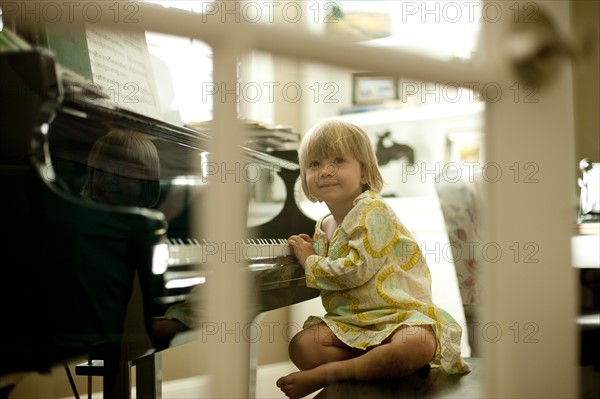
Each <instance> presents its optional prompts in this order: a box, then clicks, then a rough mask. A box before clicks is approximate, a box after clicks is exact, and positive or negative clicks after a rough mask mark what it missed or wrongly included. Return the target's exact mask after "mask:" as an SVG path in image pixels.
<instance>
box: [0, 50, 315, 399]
mask: <svg viewBox="0 0 600 399" xmlns="http://www.w3.org/2000/svg"><path fill="white" fill-rule="evenodd" d="M0 87H1V88H2V92H1V93H0V99H1V100H0V105H1V106H0V121H1V124H2V133H1V134H0V144H1V149H0V161H1V166H0V167H1V169H0V170H1V172H2V184H3V192H4V194H3V195H2V196H1V200H0V201H1V202H0V204H1V206H2V209H3V210H4V213H5V215H6V224H7V226H8V232H9V237H8V238H7V239H6V241H5V248H6V249H7V250H8V251H11V252H13V256H12V259H15V260H14V261H12V262H11V263H10V264H9V263H7V262H6V261H5V268H4V271H3V278H2V288H1V289H0V292H1V294H0V295H1V302H0V303H1V304H2V305H1V306H2V314H3V318H4V320H5V322H3V328H2V337H1V340H0V353H1V356H0V376H4V375H8V374H11V373H17V372H23V371H33V370H35V371H39V372H45V371H48V370H49V368H50V367H52V366H53V365H56V364H60V363H61V362H65V361H67V360H70V359H78V358H82V359H85V358H88V359H100V360H103V361H104V369H105V372H106V374H105V376H106V375H108V374H110V370H111V369H112V370H114V371H115V373H116V372H117V371H118V369H119V367H120V366H119V365H120V364H122V360H123V356H124V355H123V353H122V351H121V344H122V341H123V331H124V322H125V317H126V312H127V309H128V306H130V298H132V292H133V291H134V282H135V281H136V276H137V279H138V280H137V281H139V288H140V293H141V294H140V298H141V299H140V301H141V304H140V305H141V306H140V308H141V309H143V320H144V323H145V330H146V331H147V332H148V334H149V337H148V338H149V340H150V342H151V343H152V344H153V346H154V349H155V350H157V349H162V348H165V347H167V346H168V344H169V340H170V338H171V337H166V338H165V337H164V336H161V337H155V336H153V334H152V331H153V329H152V322H153V320H161V319H164V318H165V312H166V311H167V310H168V309H170V308H172V307H173V306H184V305H185V304H186V301H189V300H190V295H191V294H190V292H194V291H198V290H201V289H202V288H203V287H204V286H206V284H210V276H209V275H206V273H204V272H203V270H202V264H203V262H204V260H205V258H206V256H207V254H209V253H210V251H212V250H214V248H213V247H212V245H214V244H213V243H211V242H210V240H209V237H210V232H198V231H194V232H193V230H192V229H191V227H190V225H191V223H190V212H191V210H192V209H193V208H194V206H195V205H197V204H198V203H201V202H202V199H203V195H204V194H205V193H206V190H210V186H211V184H210V178H209V177H208V176H207V174H206V173H205V172H206V171H204V172H203V170H202V165H203V160H204V161H206V159H209V158H210V154H207V153H206V151H205V149H206V148H207V147H208V145H207V143H209V141H210V134H209V132H208V131H203V130H198V129H191V128H188V127H182V126H175V125H172V124H168V123H165V122H162V121H158V120H154V119H151V118H147V117H144V116H141V115H139V114H136V113H133V112H129V111H125V110H122V109H119V108H116V107H109V106H106V105H101V104H99V103H98V102H96V101H94V98H93V96H91V95H89V93H85V92H84V91H80V90H66V89H68V88H67V87H65V82H62V81H61V80H60V79H59V78H58V77H57V74H56V68H55V62H54V59H53V58H52V56H50V55H48V54H47V53H44V52H40V51H25V52H5V53H0ZM244 154H245V155H244V156H245V157H246V160H247V162H250V163H252V165H254V166H257V167H260V168H262V170H263V171H264V173H263V176H264V177H265V178H264V179H262V180H259V181H253V182H251V183H248V203H249V204H250V205H249V209H248V215H249V220H250V219H252V221H251V223H250V224H249V227H248V235H247V237H240V240H241V241H240V247H239V248H240V254H242V255H241V256H242V257H243V258H244V259H245V260H246V261H247V262H248V269H249V272H250V273H251V275H252V281H253V283H254V286H255V291H256V298H255V304H254V308H255V311H256V314H258V313H260V312H264V311H266V310H270V309H275V308H279V307H283V306H288V305H291V304H293V303H297V302H300V301H303V300H307V299H311V298H314V297H316V296H318V291H316V290H314V289H311V288H308V287H306V286H305V283H304V272H303V270H302V267H301V266H300V265H299V264H297V263H296V261H295V258H294V257H293V256H291V252H290V251H289V248H288V247H287V244H286V243H285V240H283V241H282V239H285V238H287V237H288V236H289V235H291V234H296V233H300V232H306V233H308V234H312V232H313V229H314V223H315V222H314V220H312V219H311V218H309V217H307V216H305V215H304V214H303V213H302V212H301V211H300V209H299V208H298V206H297V204H296V201H295V198H294V185H295V183H296V180H297V178H298V175H299V171H298V167H297V164H296V163H295V162H296V152H295V151H280V152H266V151H257V150H253V149H250V148H244ZM207 157H208V158H207ZM277 184H278V185H277ZM265 198H266V200H265ZM268 201H271V202H272V203H275V204H276V205H279V209H280V211H279V213H277V214H273V215H271V216H269V217H264V216H262V218H261V217H258V219H256V214H255V213H253V209H252V207H253V206H254V204H257V205H258V206H257V207H256V209H259V208H260V209H262V208H261V205H264V204H265V203H267V202H268ZM257 220H258V222H257ZM23 244H25V245H23ZM23 246H25V249H24V250H22V251H20V252H19V251H18V248H23ZM8 258H10V257H8ZM8 258H7V259H8ZM182 304H183V305H182ZM6 321H7V322H6ZM142 349H143V350H141V351H140V353H144V352H146V351H147V349H148V348H142ZM130 355H131V354H129V355H127V356H130ZM138 355H139V354H138ZM132 356H136V355H135V354H133V355H132ZM129 360H131V359H129ZM107 370H108V371H107ZM0 388H1V387H0ZM109 388H110V387H108V388H107V382H106V378H105V397H109V396H111V393H110V392H108V391H107V390H108V389H109ZM117 396H118V395H117V394H115V395H114V397H117Z"/></svg>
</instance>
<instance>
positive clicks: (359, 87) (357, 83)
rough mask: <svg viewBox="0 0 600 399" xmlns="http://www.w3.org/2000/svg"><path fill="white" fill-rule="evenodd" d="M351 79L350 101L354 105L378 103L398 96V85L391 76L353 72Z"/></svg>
mask: <svg viewBox="0 0 600 399" xmlns="http://www.w3.org/2000/svg"><path fill="white" fill-rule="evenodd" d="M352 80H353V82H352V83H353V85H352V102H353V103H354V104H356V105H362V104H380V103H383V102H385V101H387V100H396V99H397V98H398V85H397V83H396V78H395V77H393V76H381V75H376V74H372V73H355V74H353V75H352Z"/></svg>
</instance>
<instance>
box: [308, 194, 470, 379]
mask: <svg viewBox="0 0 600 399" xmlns="http://www.w3.org/2000/svg"><path fill="white" fill-rule="evenodd" d="M323 219H324V218H323ZM323 219H320V220H319V221H318V223H317V225H316V228H315V235H314V249H315V252H316V255H311V256H309V257H308V258H307V260H306V264H305V265H304V270H305V274H306V284H307V285H308V286H309V287H314V288H318V289H320V290H321V299H322V301H323V306H324V307H325V310H326V311H327V314H326V315H325V316H323V317H317V316H310V317H309V318H308V320H306V322H305V323H304V328H307V327H309V326H311V325H315V324H318V323H322V322H324V323H326V324H327V326H328V327H329V328H330V329H331V331H333V333H334V334H335V335H336V336H337V337H338V338H339V339H340V340H341V341H342V342H344V343H345V344H347V345H348V346H350V347H353V348H359V349H366V348H368V347H370V346H373V345H378V344H380V343H381V342H382V341H383V340H385V339H386V338H387V337H388V336H389V335H390V334H392V333H393V332H394V331H395V330H396V329H398V327H400V326H402V325H429V326H431V328H432V329H433V331H434V333H435V335H436V337H437V341H438V346H437V351H436V354H435V357H434V359H433V361H432V362H431V364H432V366H434V367H435V366H442V367H443V368H444V370H445V371H446V372H448V373H450V374H455V373H465V372H468V371H469V370H470V368H469V365H468V364H467V363H466V362H465V361H464V360H463V359H462V357H461V356H460V342H461V335H462V329H461V327H460V325H458V323H457V322H456V321H455V320H454V319H453V318H452V316H450V314H448V313H447V312H446V311H444V310H442V309H440V308H438V307H437V306H435V305H434V304H433V301H432V298H431V274H430V273H429V268H428V267H427V263H426V262H425V259H424V258H423V256H422V254H421V250H420V248H419V246H418V245H417V242H416V241H415V239H414V238H413V237H412V236H411V234H410V233H409V232H408V230H407V229H406V228H405V227H404V225H403V224H402V223H401V222H400V220H399V219H398V217H397V216H396V214H395V212H394V211H393V210H392V209H391V208H390V207H389V205H387V204H386V203H385V202H384V201H383V199H382V198H381V197H380V196H379V195H378V194H376V193H374V192H372V191H365V192H363V193H362V194H361V195H359V196H358V197H357V198H356V199H355V200H354V207H353V208H352V209H351V210H350V212H349V213H348V214H347V215H346V217H345V218H344V220H343V222H342V224H341V225H340V226H338V228H337V230H336V231H335V233H334V235H333V238H332V239H331V242H329V243H328V242H327V237H326V235H325V233H324V232H323V230H322V229H321V223H322V221H323Z"/></svg>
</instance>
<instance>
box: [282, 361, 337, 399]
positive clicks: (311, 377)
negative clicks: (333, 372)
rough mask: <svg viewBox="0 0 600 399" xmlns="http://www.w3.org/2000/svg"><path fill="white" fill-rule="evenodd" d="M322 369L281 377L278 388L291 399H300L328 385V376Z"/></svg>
mask: <svg viewBox="0 0 600 399" xmlns="http://www.w3.org/2000/svg"><path fill="white" fill-rule="evenodd" d="M319 369H322V367H317V368H314V369H311V370H305V371H298V372H295V373H292V374H288V375H286V376H285V377H281V378H280V379H278V380H277V386H278V387H279V389H281V391H282V392H283V393H284V394H285V396H287V397H288V398H290V399H300V398H303V397H305V396H306V395H308V394H311V393H313V392H315V391H317V390H319V389H321V388H324V387H325V385H327V375H326V373H324V372H323V370H319Z"/></svg>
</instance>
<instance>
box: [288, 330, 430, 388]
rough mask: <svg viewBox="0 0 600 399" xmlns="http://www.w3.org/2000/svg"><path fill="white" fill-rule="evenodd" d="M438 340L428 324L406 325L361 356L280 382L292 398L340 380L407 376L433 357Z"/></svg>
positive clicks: (334, 362) (328, 364)
mask: <svg viewBox="0 0 600 399" xmlns="http://www.w3.org/2000/svg"><path fill="white" fill-rule="evenodd" d="M436 345H437V341H436V338H435V334H434V333H433V331H432V330H431V328H430V327H428V326H402V327H400V328H399V329H398V330H396V331H395V332H394V333H393V334H392V335H391V336H390V337H389V338H388V339H386V340H385V341H384V342H383V343H382V344H381V345H378V346H376V347H373V348H372V349H370V350H368V351H367V352H365V353H364V354H363V355H361V356H358V357H351V358H348V359H345V360H339V361H333V362H330V363H324V364H321V365H320V366H317V367H315V368H313V369H310V370H305V371H300V372H296V373H292V374H289V375H287V376H285V377H282V378H280V379H279V380H278V381H277V386H278V387H279V388H280V389H281V390H282V391H283V392H284V393H285V394H286V395H287V396H288V397H289V398H292V399H298V398H302V397H304V396H306V395H308V394H310V393H312V392H314V391H316V390H318V389H321V388H323V387H325V386H326V385H327V384H328V383H332V382H336V381H348V380H359V381H373V380H382V379H394V378H400V377H404V376H406V375H409V374H412V373H414V372H415V371H417V370H419V369H420V368H422V367H423V366H425V365H426V364H427V363H429V362H430V361H431V359H433V357H434V355H435V351H436Z"/></svg>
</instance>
